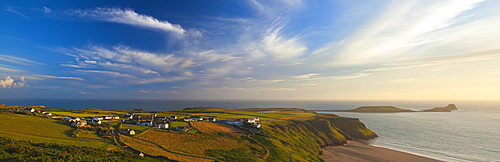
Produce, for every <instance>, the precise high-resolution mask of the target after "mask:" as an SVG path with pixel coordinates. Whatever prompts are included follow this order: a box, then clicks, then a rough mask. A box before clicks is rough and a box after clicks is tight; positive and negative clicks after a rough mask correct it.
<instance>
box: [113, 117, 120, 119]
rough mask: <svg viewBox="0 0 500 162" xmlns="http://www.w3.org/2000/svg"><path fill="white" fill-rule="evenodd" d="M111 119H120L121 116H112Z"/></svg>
mask: <svg viewBox="0 0 500 162" xmlns="http://www.w3.org/2000/svg"><path fill="white" fill-rule="evenodd" d="M111 119H120V117H119V116H112V117H111Z"/></svg>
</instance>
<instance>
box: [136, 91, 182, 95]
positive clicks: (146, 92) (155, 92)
mask: <svg viewBox="0 0 500 162" xmlns="http://www.w3.org/2000/svg"><path fill="white" fill-rule="evenodd" d="M139 92H140V93H157V94H158V93H180V92H179V91H151V90H140V91H139Z"/></svg>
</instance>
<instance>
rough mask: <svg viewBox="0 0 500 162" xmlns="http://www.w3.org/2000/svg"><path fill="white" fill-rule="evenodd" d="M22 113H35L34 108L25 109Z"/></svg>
mask: <svg viewBox="0 0 500 162" xmlns="http://www.w3.org/2000/svg"><path fill="white" fill-rule="evenodd" d="M23 111H25V112H35V109H34V108H25V109H24V110H23Z"/></svg>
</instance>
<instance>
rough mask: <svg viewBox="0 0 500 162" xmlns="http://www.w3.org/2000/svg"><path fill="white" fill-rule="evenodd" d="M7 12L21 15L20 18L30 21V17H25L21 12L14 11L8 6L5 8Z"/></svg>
mask: <svg viewBox="0 0 500 162" xmlns="http://www.w3.org/2000/svg"><path fill="white" fill-rule="evenodd" d="M5 11H8V12H11V13H14V14H16V15H19V16H21V17H24V18H27V19H30V17H28V16H26V15H24V14H23V13H21V12H19V11H17V10H14V9H13V8H12V7H9V6H7V7H6V8H5Z"/></svg>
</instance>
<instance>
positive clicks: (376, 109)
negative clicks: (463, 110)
mask: <svg viewBox="0 0 500 162" xmlns="http://www.w3.org/2000/svg"><path fill="white" fill-rule="evenodd" d="M452 110H458V108H457V106H456V105H455V104H448V105H447V106H445V107H435V108H431V109H426V110H421V111H415V110H409V109H402V108H398V107H394V106H361V107H358V108H355V109H350V110H314V111H323V112H357V113H398V112H451V111H452Z"/></svg>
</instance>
